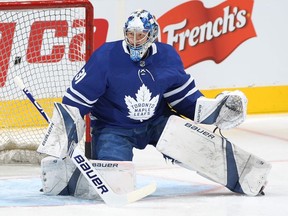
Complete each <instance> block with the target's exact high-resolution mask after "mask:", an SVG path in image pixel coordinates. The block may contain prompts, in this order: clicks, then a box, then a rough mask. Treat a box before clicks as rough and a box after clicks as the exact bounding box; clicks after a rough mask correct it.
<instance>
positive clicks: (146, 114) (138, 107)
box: [125, 84, 159, 122]
mask: <svg viewBox="0 0 288 216" xmlns="http://www.w3.org/2000/svg"><path fill="white" fill-rule="evenodd" d="M151 95H152V93H151V92H150V90H149V89H148V88H147V87H146V86H145V85H144V84H143V85H142V86H141V87H140V89H139V90H138V91H137V93H136V94H135V96H136V99H134V98H133V97H131V96H125V103H126V105H127V108H128V109H129V115H128V117H129V118H131V119H134V120H139V121H141V122H142V121H143V120H147V119H149V118H151V117H152V116H153V115H154V112H155V108H156V106H157V104H158V101H159V95H157V96H155V97H153V98H151Z"/></svg>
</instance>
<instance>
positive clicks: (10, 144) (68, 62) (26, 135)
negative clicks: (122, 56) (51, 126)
mask: <svg viewBox="0 0 288 216" xmlns="http://www.w3.org/2000/svg"><path fill="white" fill-rule="evenodd" d="M92 25H93V7H92V5H91V4H90V3H89V2H88V1H86V0H67V1H55V2H54V1H50V0H49V1H47V0H46V1H45V0H44V1H43V0H42V1H21V2H19V1H17V2H0V53H1V55H0V68H1V70H0V163H17V162H19V163H39V162H40V159H41V156H40V157H39V154H38V153H36V149H37V147H38V145H39V143H40V142H41V140H42V138H43V134H44V133H45V130H46V128H47V125H48V124H47V122H46V121H45V119H44V118H43V117H42V116H41V115H40V114H39V113H38V111H37V110H36V109H35V107H34V106H33V104H32V103H31V102H30V101H29V100H28V99H27V97H26V96H25V95H24V93H23V92H22V91H21V89H19V88H18V87H17V86H16V85H15V84H14V81H13V80H14V77H16V76H19V77H21V78H22V80H23V82H24V84H25V86H26V87H27V88H28V89H29V91H30V93H31V94H32V95H33V96H34V98H35V99H36V100H37V101H38V103H39V104H40V105H41V106H42V107H43V109H44V110H45V112H46V113H47V114H48V116H50V117H51V115H52V110H53V103H54V102H56V101H58V102H60V101H61V97H62V96H63V94H64V92H65V90H66V88H67V87H68V86H69V85H70V82H71V80H72V77H73V76H74V75H75V73H77V72H78V71H79V70H80V69H81V67H82V66H83V65H84V64H85V61H86V60H87V59H88V57H89V56H90V54H91V52H92V49H93V32H92V31H93V27H92Z"/></svg>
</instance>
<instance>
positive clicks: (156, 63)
mask: <svg viewBox="0 0 288 216" xmlns="http://www.w3.org/2000/svg"><path fill="white" fill-rule="evenodd" d="M200 96H202V94H201V92H200V91H199V90H198V89H197V88H196V86H195V81H194V79H193V77H192V76H191V75H189V74H187V73H186V72H185V71H184V68H183V64H182V61H181V59H180V57H179V55H178V54H177V52H176V51H175V49H174V48H173V47H172V46H170V45H168V44H164V43H161V42H155V43H153V44H152V46H151V47H150V48H149V55H148V57H147V58H145V59H144V60H142V61H139V62H134V61H132V60H131V59H130V56H129V50H128V48H127V46H126V43H125V41H123V40H121V41H115V42H107V43H105V44H103V45H102V46H101V47H100V48H98V49H97V50H96V51H95V52H94V53H93V54H92V55H91V57H90V59H89V61H88V62H87V63H86V64H85V65H84V67H83V68H82V69H81V70H80V71H79V72H78V73H77V74H76V75H75V77H74V78H73V80H72V84H71V86H70V87H69V88H68V89H67V91H66V93H65V95H64V97H63V103H65V104H68V105H72V106H76V107H77V108H79V110H80V113H81V115H83V116H84V115H85V114H87V113H89V112H90V113H91V120H92V125H93V121H97V125H99V124H100V125H102V126H109V127H125V128H134V127H137V126H141V125H142V123H143V122H146V121H149V120H151V119H155V118H157V117H158V116H160V115H163V113H164V112H166V111H167V110H168V109H170V108H169V107H172V108H173V109H174V110H176V111H177V112H178V113H179V114H182V115H184V116H186V117H189V118H191V119H193V118H194V109H195V104H196V100H197V98H199V97H200Z"/></svg>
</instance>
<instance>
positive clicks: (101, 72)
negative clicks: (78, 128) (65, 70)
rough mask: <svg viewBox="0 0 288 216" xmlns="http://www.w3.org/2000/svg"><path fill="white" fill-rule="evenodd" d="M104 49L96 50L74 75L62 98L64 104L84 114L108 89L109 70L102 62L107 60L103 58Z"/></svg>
mask: <svg viewBox="0 0 288 216" xmlns="http://www.w3.org/2000/svg"><path fill="white" fill-rule="evenodd" d="M102 50H103V49H100V50H98V51H95V52H94V53H93V54H92V56H91V57H90V59H89V60H88V61H87V63H86V64H85V65H84V67H83V68H82V69H81V70H80V71H79V72H78V73H77V74H76V75H75V76H74V78H73V80H72V82H71V85H70V87H69V88H68V89H67V91H66V93H65V94H64V97H63V100H62V103H64V104H67V105H71V106H75V107H77V108H78V109H79V110H80V113H81V115H82V116H84V115H86V114H87V113H89V112H90V111H91V109H92V107H93V105H94V104H95V103H96V102H97V100H98V98H99V97H100V96H101V95H102V94H104V92H105V89H106V83H107V82H106V81H107V70H106V67H105V64H103V63H102V62H106V61H104V60H103V58H105V53H103V51H102ZM101 63H102V64H101ZM99 80H101V82H99Z"/></svg>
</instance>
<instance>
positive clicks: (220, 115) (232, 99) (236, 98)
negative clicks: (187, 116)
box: [194, 90, 247, 129]
mask: <svg viewBox="0 0 288 216" xmlns="http://www.w3.org/2000/svg"><path fill="white" fill-rule="evenodd" d="M246 114H247V98H246V96H245V95H244V94H243V93H242V92H241V91H238V90H236V91H232V92H228V91H224V92H222V93H221V94H219V95H218V96H217V97H216V98H214V99H208V98H205V97H201V98H199V99H198V100H197V103H196V108H195V116H194V121H195V122H196V123H202V124H215V125H216V126H218V127H219V128H220V129H230V128H233V127H236V126H238V125H240V124H241V123H242V122H243V121H244V120H245V118H246Z"/></svg>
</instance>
